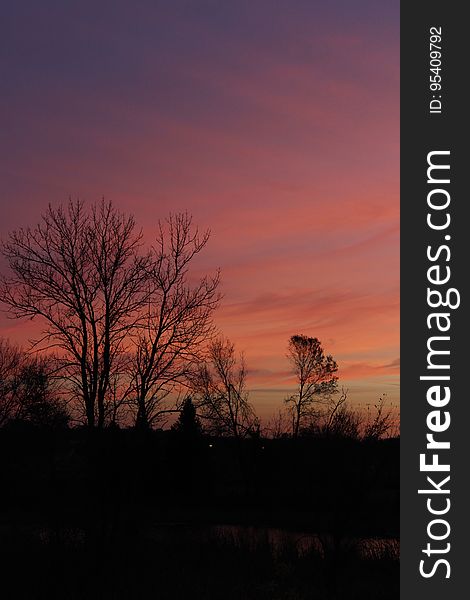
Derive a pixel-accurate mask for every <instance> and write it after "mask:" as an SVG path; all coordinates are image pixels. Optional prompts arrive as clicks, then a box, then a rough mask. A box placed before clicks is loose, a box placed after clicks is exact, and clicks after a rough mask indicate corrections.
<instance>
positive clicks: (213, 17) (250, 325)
mask: <svg viewBox="0 0 470 600" xmlns="http://www.w3.org/2000/svg"><path fill="white" fill-rule="evenodd" d="M0 80H1V81H2V94H1V95H0V107H1V109H0V131H1V137H0V205H1V219H0V235H1V236H2V237H4V236H5V235H6V234H7V232H8V231H9V230H11V229H15V228H18V227H20V226H24V225H34V224H36V223H37V222H38V220H39V217H40V215H41V213H42V212H43V211H44V209H45V208H46V207H47V204H48V203H49V202H50V203H52V204H53V205H58V204H60V203H63V202H66V201H67V199H68V198H69V197H72V198H80V199H82V200H85V201H90V202H92V201H95V200H97V199H99V198H101V197H102V196H104V197H105V198H106V199H109V200H112V201H113V203H114V204H115V205H116V206H117V207H118V208H120V209H122V210H125V211H129V212H133V213H134V215H135V216H136V219H137V221H138V223H140V224H142V225H143V227H144V234H145V236H146V239H148V240H149V241H151V240H152V238H153V236H154V234H155V231H156V224H157V222H158V219H162V218H165V216H166V215H167V214H168V213H169V212H170V211H171V212H178V211H185V210H187V211H188V212H190V213H191V214H192V215H193V218H194V221H195V223H197V224H198V225H199V227H200V228H201V229H206V228H210V230H211V238H210V241H209V243H208V245H207V247H206V249H205V251H204V253H203V255H201V256H199V257H198V261H197V263H196V264H195V269H196V273H198V272H200V273H205V272H209V273H210V272H213V271H215V269H217V268H219V267H220V269H221V272H222V287H221V291H222V292H223V294H224V299H223V302H222V304H221V307H220V309H219V310H218V312H217V314H216V322H217V325H218V327H219V328H220V330H221V331H222V332H223V334H224V335H226V336H228V337H229V338H230V339H231V340H232V341H233V342H235V344H236V347H237V348H238V349H239V350H240V351H243V352H244V354H245V358H246V362H247V366H248V381H247V383H248V387H249V389H250V390H251V391H252V395H251V397H252V400H253V402H254V403H255V405H256V407H257V410H258V412H259V414H260V415H261V416H262V417H265V418H268V417H269V415H270V414H272V413H274V412H276V411H277V410H278V409H279V408H281V406H282V402H283V399H284V398H285V397H286V395H288V394H289V393H291V392H292V391H293V389H294V385H295V382H294V379H293V377H292V374H291V373H290V371H289V363H288V360H287V357H286V354H287V343H288V339H289V337H290V336H291V335H293V334H298V333H300V334H305V335H308V336H312V337H317V338H319V339H320V340H321V342H322V344H323V346H324V348H325V350H326V352H327V353H330V354H332V355H333V357H334V358H335V359H336V360H337V362H338V365H339V376H340V385H343V386H344V387H345V388H347V389H348V390H349V397H350V399H351V401H352V402H354V403H357V404H361V405H362V406H365V405H366V404H369V403H374V402H375V401H376V400H377V399H378V398H379V396H380V395H381V394H384V393H385V394H387V399H388V400H389V401H390V402H392V403H393V404H395V405H397V404H398V401H399V3H398V2H397V1H396V2H394V1H390V0H381V1H377V0H375V1H359V2H350V1H347V0H344V1H340V0H333V1H328V2H327V1H326V0H325V1H322V2H319V1H315V0H305V1H303V0H284V1H276V0H269V1H268V0H249V1H245V0H237V1H236V2H234V1H225V2H224V1H221V0H218V1H215V0H210V1H206V0H197V1H196V0H193V1H182V0H174V1H170V0H167V1H165V2H159V1H150V0H148V1H137V2H130V1H127V2H123V1H113V2H107V1H101V2H90V1H89V0H85V1H83V0H82V1H80V2H75V1H68V2H63V1H59V0H57V1H51V0H43V1H42V2H33V1H31V0H29V1H28V0H26V1H25V2H21V3H13V2H10V3H8V5H4V6H3V9H2V19H1V20H0ZM3 267H4V265H1V264H0V268H3ZM31 327H32V325H31V323H28V324H24V323H23V324H22V323H17V322H13V321H11V320H7V319H6V318H5V317H4V316H0V335H3V336H5V337H9V338H10V339H14V340H19V341H25V340H26V339H27V338H28V336H29V334H30V332H31Z"/></svg>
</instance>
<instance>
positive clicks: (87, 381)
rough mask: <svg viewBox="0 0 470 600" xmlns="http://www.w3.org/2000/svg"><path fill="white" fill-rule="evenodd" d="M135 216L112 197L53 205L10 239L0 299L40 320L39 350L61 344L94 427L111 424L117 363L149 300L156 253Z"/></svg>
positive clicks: (65, 368)
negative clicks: (146, 246)
mask: <svg viewBox="0 0 470 600" xmlns="http://www.w3.org/2000/svg"><path fill="white" fill-rule="evenodd" d="M140 246H141V234H140V233H138V232H136V231H135V222H134V219H133V217H132V216H126V215H124V214H122V213H120V212H118V211H117V210H116V209H115V208H114V207H113V206H112V204H111V203H110V202H105V201H104V200H103V201H101V202H99V203H97V204H95V205H93V206H92V207H91V209H90V210H86V208H85V206H84V204H83V203H82V202H80V201H76V202H72V201H70V202H69V204H68V205H67V206H66V207H63V206H61V207H59V208H58V209H54V208H52V207H51V206H49V208H48V210H47V212H46V213H45V214H44V215H43V216H42V219H41V222H40V223H39V224H38V225H37V226H36V227H34V228H26V229H19V230H18V231H13V232H12V233H10V235H9V237H8V239H7V241H6V242H4V243H3V244H2V253H3V255H4V257H5V258H6V260H7V262H8V264H9V267H10V274H9V275H8V276H5V277H2V280H1V291H0V298H1V300H2V301H3V302H4V303H5V304H6V305H7V306H8V308H9V311H10V314H11V315H12V316H13V317H17V318H24V317H29V318H31V319H34V318H40V319H41V321H42V323H43V325H44V328H43V332H42V337H41V338H40V339H38V340H36V342H35V345H36V348H39V349H46V348H55V349H56V351H57V352H58V354H59V356H60V358H61V360H62V365H63V373H64V376H65V377H66V378H67V380H68V381H69V383H70V384H71V386H72V389H73V390H75V392H76V394H77V397H78V398H79V399H80V400H81V403H82V406H83V409H84V414H85V417H86V421H87V423H88V425H89V426H90V427H94V426H96V425H97V426H98V427H103V425H104V423H105V417H106V403H107V395H108V393H109V386H110V379H111V377H112V374H113V368H114V364H115V363H116V360H117V357H119V356H120V355H121V354H122V353H123V352H124V350H125V340H126V336H127V334H128V332H129V330H130V329H131V328H132V327H133V326H134V324H135V322H136V319H138V317H139V309H140V308H141V307H142V305H143V303H144V302H145V301H146V293H145V292H146V277H145V274H146V273H147V269H148V263H149V257H148V256H145V255H144V256H140V255H139V250H140Z"/></svg>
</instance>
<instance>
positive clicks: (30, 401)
mask: <svg viewBox="0 0 470 600" xmlns="http://www.w3.org/2000/svg"><path fill="white" fill-rule="evenodd" d="M54 371H55V361H54V359H53V357H50V356H44V357H41V356H37V355H35V356H30V355H28V354H26V353H25V352H24V351H23V350H21V349H20V348H19V347H18V346H15V345H12V344H10V343H9V342H8V341H7V340H4V339H0V426H2V425H5V424H6V423H8V422H12V421H28V422H30V423H33V424H34V425H39V426H65V425H67V423H68V419H69V416H68V413H67V409H66V405H65V402H64V400H63V398H61V396H60V394H59V393H58V391H57V387H56V385H55V378H54Z"/></svg>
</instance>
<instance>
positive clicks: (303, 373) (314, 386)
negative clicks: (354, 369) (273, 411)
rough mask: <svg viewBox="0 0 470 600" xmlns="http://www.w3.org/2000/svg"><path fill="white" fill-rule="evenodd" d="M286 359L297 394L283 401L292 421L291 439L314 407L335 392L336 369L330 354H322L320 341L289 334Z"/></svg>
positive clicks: (310, 416) (297, 432)
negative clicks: (290, 366)
mask: <svg viewBox="0 0 470 600" xmlns="http://www.w3.org/2000/svg"><path fill="white" fill-rule="evenodd" d="M288 358H289V361H290V363H291V365H292V368H293V371H294V373H295V375H296V378H297V383H298V388H297V392H296V393H295V394H293V395H292V396H290V397H289V398H286V400H285V402H286V404H287V406H288V408H289V410H290V413H291V418H292V436H293V437H294V438H296V437H297V436H298V435H299V431H300V430H301V428H302V427H303V426H304V425H306V424H307V423H308V421H309V419H310V420H311V419H312V418H314V417H315V404H316V403H318V402H322V401H326V400H328V399H330V398H331V396H332V395H333V394H334V393H335V392H336V391H337V381H338V378H337V376H336V375H335V373H336V372H337V370H338V365H337V364H336V361H335V360H333V357H332V356H331V355H325V353H324V350H323V348H322V345H321V342H320V340H318V339H317V338H312V337H307V336H306V335H293V336H292V337H291V338H290V340H289V352H288Z"/></svg>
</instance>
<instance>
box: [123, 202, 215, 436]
mask: <svg viewBox="0 0 470 600" xmlns="http://www.w3.org/2000/svg"><path fill="white" fill-rule="evenodd" d="M209 235H210V232H209V231H206V232H204V233H203V234H200V233H199V231H198V229H197V228H196V227H194V226H193V224H192V218H191V217H190V216H189V215H188V214H187V213H180V214H177V215H170V217H169V218H168V219H167V220H166V222H165V223H163V224H162V223H160V224H159V234H158V237H157V240H156V244H155V246H154V247H153V249H152V254H151V264H150V266H149V269H148V285H149V295H148V300H147V304H146V306H145V310H144V312H143V316H142V319H141V321H140V325H139V329H138V335H137V337H136V351H135V354H134V359H133V364H132V387H133V389H132V393H131V394H130V398H131V401H132V402H133V403H134V404H135V405H136V408H137V411H136V424H137V425H140V426H144V427H148V426H151V425H152V424H154V423H155V422H157V421H158V420H159V419H160V418H161V417H162V415H164V414H166V413H167V412H168V411H171V410H175V411H176V410H178V407H177V406H175V407H174V408H168V404H167V403H165V400H166V399H168V398H169V397H172V396H173V392H174V391H175V388H176V387H177V386H180V385H181V384H182V383H184V382H186V381H187V377H188V373H189V372H190V371H191V370H192V369H194V364H195V362H199V361H200V360H201V357H202V350H203V346H204V345H206V344H207V341H208V340H210V339H211V338H212V337H213V334H214V325H213V322H212V314H213V312H214V310H215V308H216V307H217V305H218V303H219V300H220V294H219V293H218V291H217V288H218V285H219V273H218V272H217V273H216V274H215V275H214V276H213V277H207V276H203V277H199V278H192V277H191V275H190V271H189V269H190V264H191V262H192V261H193V259H194V258H195V257H196V256H197V255H198V254H199V253H200V252H201V250H203V248H204V247H205V245H206V244H207V242H208V240H209Z"/></svg>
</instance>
